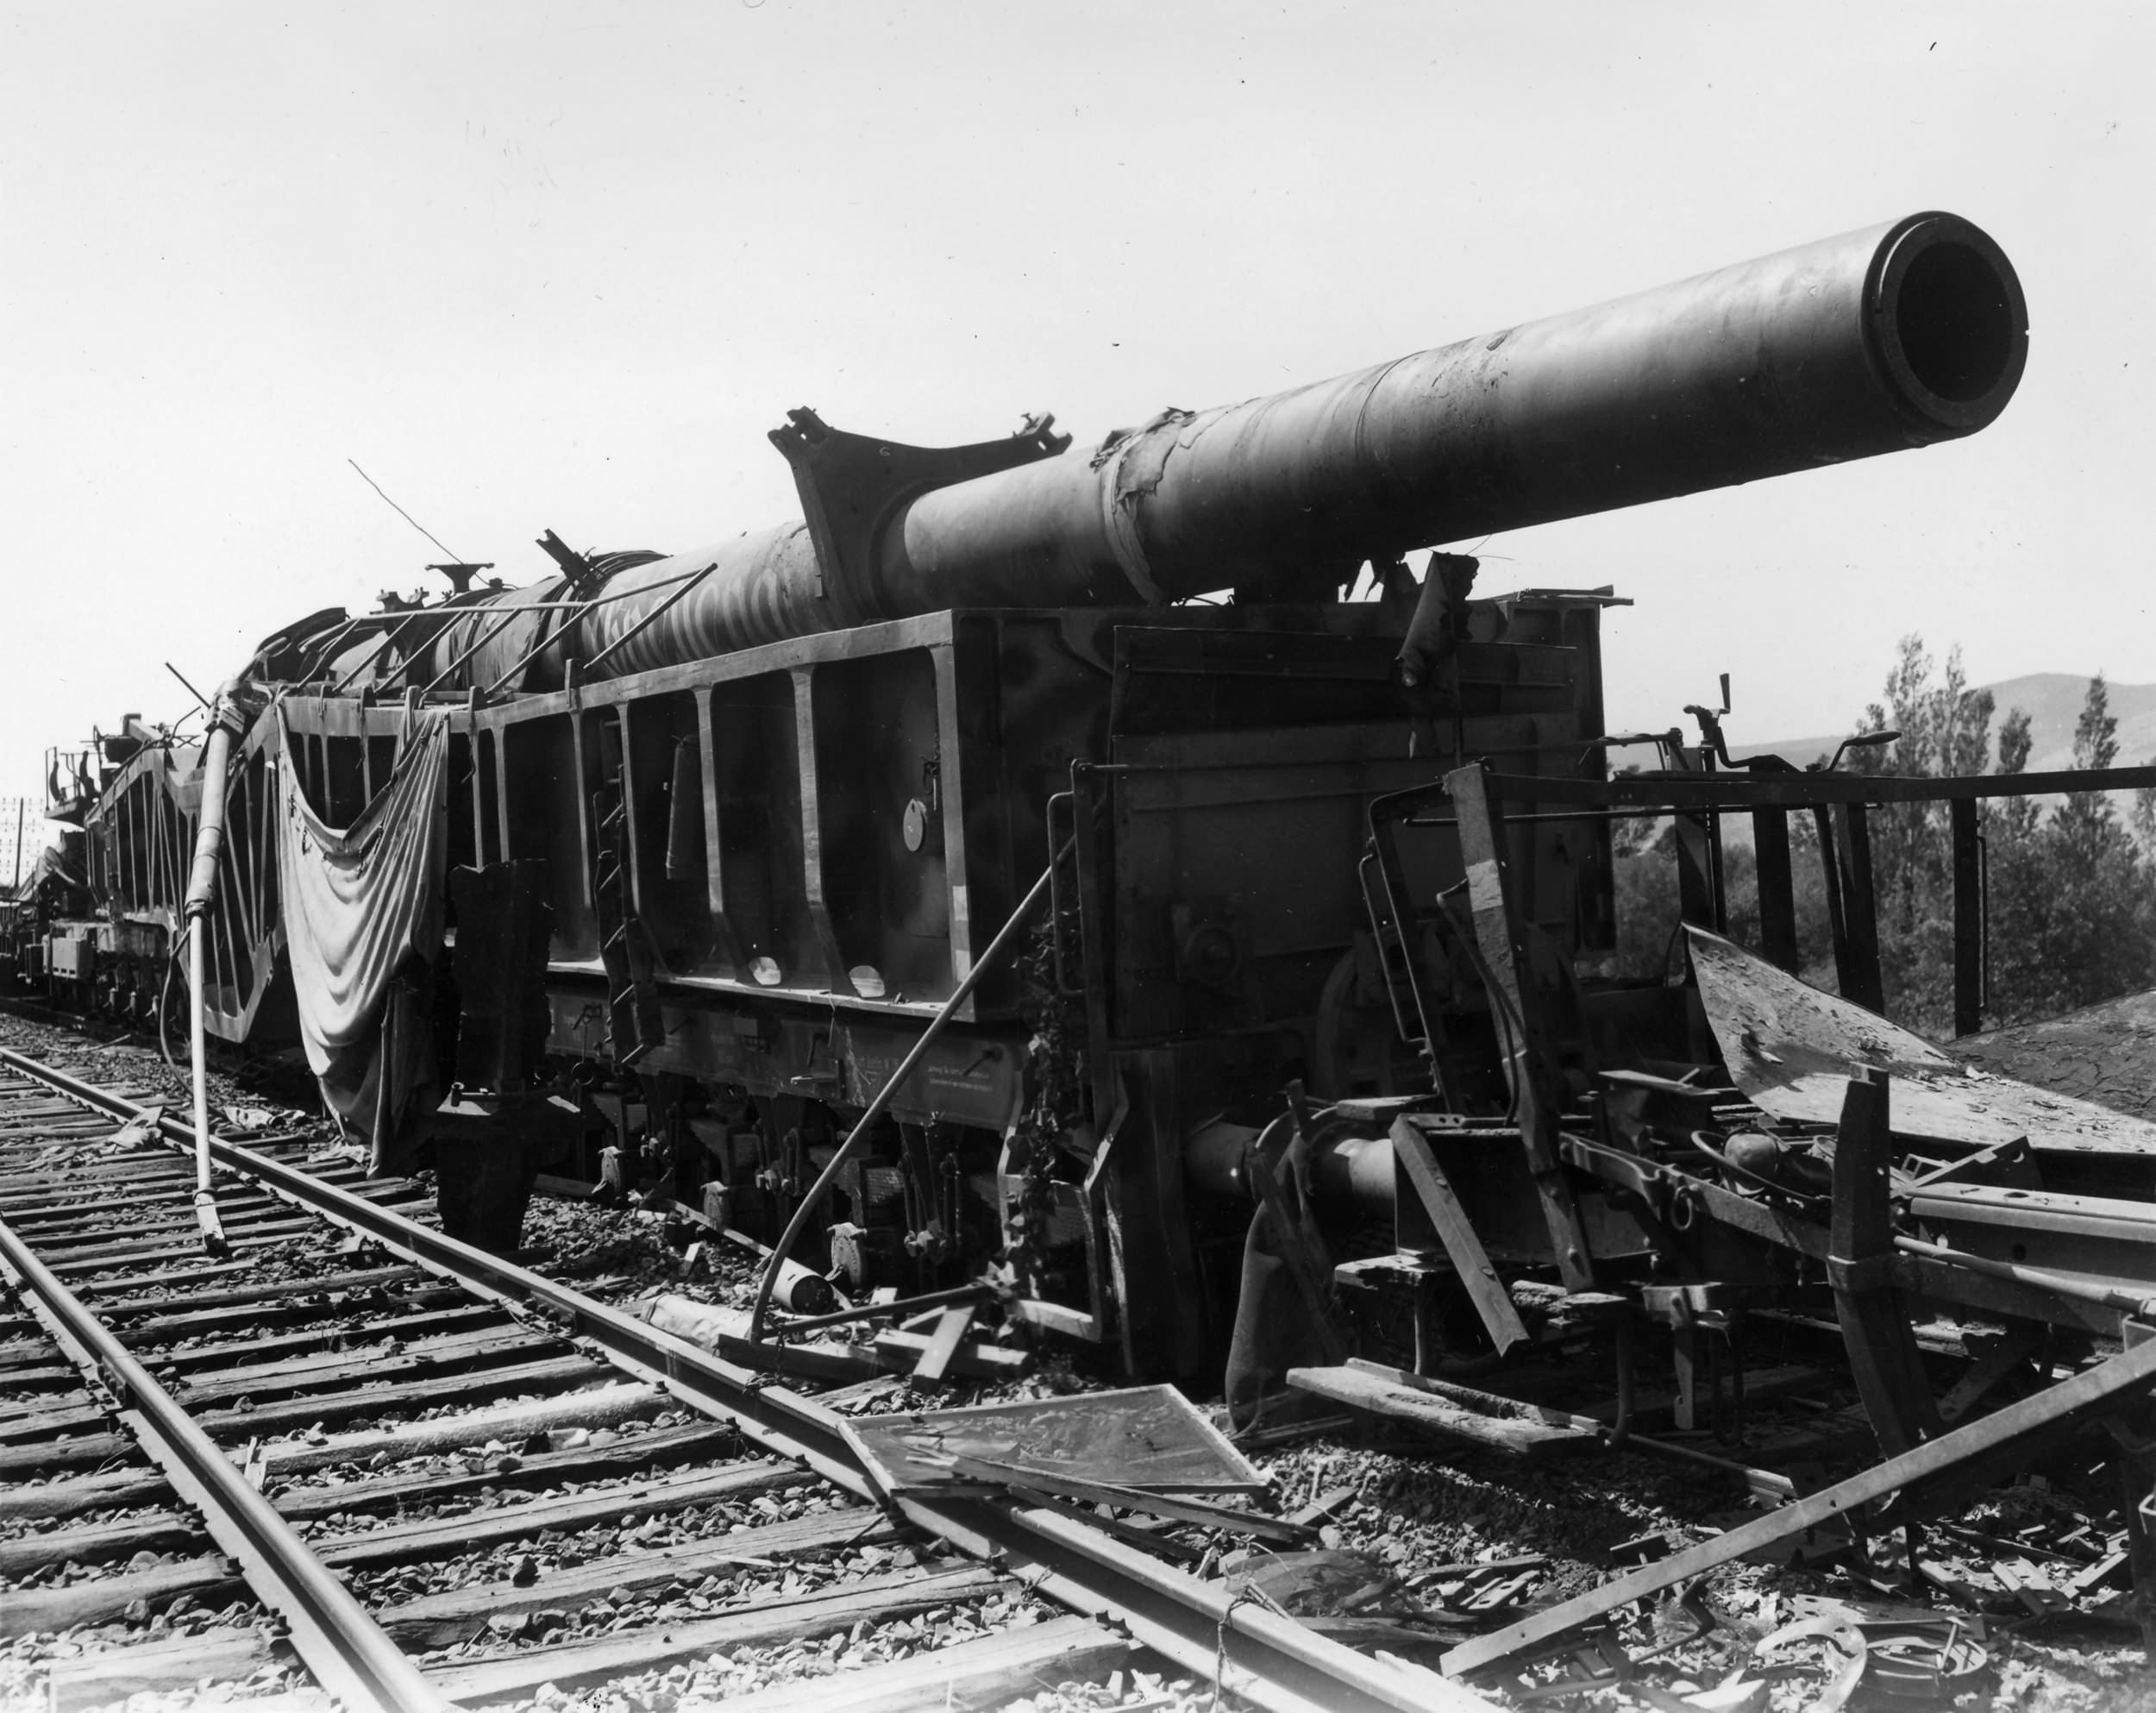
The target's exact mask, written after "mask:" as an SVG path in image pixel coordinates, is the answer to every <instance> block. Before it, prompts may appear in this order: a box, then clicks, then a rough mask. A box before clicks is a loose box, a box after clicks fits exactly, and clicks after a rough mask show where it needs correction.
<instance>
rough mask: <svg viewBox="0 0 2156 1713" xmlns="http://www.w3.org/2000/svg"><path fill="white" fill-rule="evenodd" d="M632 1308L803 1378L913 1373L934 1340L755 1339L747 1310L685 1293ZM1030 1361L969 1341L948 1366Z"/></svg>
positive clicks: (960, 1369)
mask: <svg viewBox="0 0 2156 1713" xmlns="http://www.w3.org/2000/svg"><path fill="white" fill-rule="evenodd" d="M631 1312H632V1313H634V1314H636V1315H637V1316H638V1317H639V1318H640V1319H642V1320H646V1321H650V1322H651V1324H652V1325H653V1326H654V1327H657V1328H658V1330H659V1331H661V1332H662V1333H673V1334H674V1336H675V1337H677V1338H683V1339H686V1340H688V1341H689V1342H690V1343H691V1344H693V1345H697V1346H700V1347H701V1348H703V1349H705V1350H708V1351H710V1352H712V1353H713V1354H714V1355H718V1356H723V1357H724V1358H726V1359H727V1360H728V1361H729V1362H738V1363H740V1364H742V1365H743V1366H744V1367H751V1368H762V1369H768V1370H770V1371H773V1372H774V1373H780V1374H787V1375H790V1376H793V1377H796V1378H799V1379H805V1380H837V1381H840V1382H842V1383H844V1382H855V1381H861V1380H868V1379H874V1378H875V1377H878V1376H880V1375H882V1374H886V1373H899V1374H911V1373H913V1372H914V1371H915V1370H916V1367H917V1365H918V1364H919V1362H920V1360H921V1358H922V1357H923V1356H924V1355H925V1354H926V1353H927V1352H928V1347H929V1344H930V1335H929V1334H928V1333H900V1332H885V1333H879V1334H878V1335H877V1338H876V1340H875V1342H874V1344H871V1345H857V1344H840V1343H838V1342H837V1341H836V1340H810V1341H808V1342H806V1343H803V1344H782V1343H780V1342H779V1341H778V1340H777V1339H776V1338H765V1339H763V1340H752V1339H750V1338H749V1314H748V1311H747V1310H745V1309H740V1308H721V1307H719V1306H718V1305H717V1304H715V1303H709V1302H696V1301H694V1300H693V1298H690V1297H686V1296H655V1297H652V1298H650V1299H649V1300H648V1301H647V1302H640V1303H638V1304H636V1307H635V1308H634V1309H633V1310H632V1311H631ZM781 1330H782V1329H781ZM1030 1362H1031V1357H1030V1356H1029V1354H1028V1353H1027V1352H1025V1351H1023V1350H1006V1349H1005V1348H1004V1347H1003V1346H1000V1345H993V1344H984V1343H981V1342H980V1341H978V1340H969V1341H966V1342H962V1343H960V1344H958V1345H957V1346H955V1347H954V1348H953V1350H952V1351H951V1352H950V1358H949V1365H948V1371H949V1372H951V1373H956V1374H964V1375H968V1376H970V1377H975V1378H980V1379H1012V1378H1015V1377H1017V1376H1018V1375H1019V1374H1022V1373H1023V1372H1025V1369H1026V1367H1027V1365H1028V1364H1029V1363H1030Z"/></svg>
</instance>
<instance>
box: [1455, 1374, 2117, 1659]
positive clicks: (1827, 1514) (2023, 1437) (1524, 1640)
mask: <svg viewBox="0 0 2156 1713" xmlns="http://www.w3.org/2000/svg"><path fill="white" fill-rule="evenodd" d="M2153 1383H2156V1340H2151V1341H2149V1342H2148V1343H2147V1344H2143V1345H2137V1346H2134V1347H2133V1348H2131V1349H2129V1350H2128V1351H2126V1352H2124V1353H2123V1354H2122V1355H2118V1356H2115V1357H2112V1358H2109V1360H2107V1361H2103V1362H2100V1363H2098V1364H2096V1366H2094V1367H2092V1368H2087V1369H2084V1370H2083V1371H2081V1372H2080V1373H2078V1374H2076V1375H2075V1376H2074V1377H2072V1378H2071V1379H2069V1380H2064V1381H2061V1382H2060V1383H2059V1384H2057V1385H2055V1386H2053V1387H2051V1388H2049V1389H2048V1390H2045V1391H2043V1392H2040V1393H2039V1394H2037V1395H2036V1396H2034V1397H2028V1398H2021V1399H2019V1400H2017V1401H2016V1402H2013V1403H2010V1404H2009V1405H2007V1406H2006V1407H2005V1408H2004V1409H2000V1410H1997V1411H1996V1412H1994V1413H1993V1414H1992V1415H1987V1416H1984V1417H1983V1418H1981V1419H1980V1420H1978V1421H1972V1422H1971V1423H1970V1424H1969V1425H1968V1426H1967V1427H1958V1428H1956V1429H1954V1430H1953V1431H1952V1433H1949V1434H1941V1435H1940V1437H1939V1438H1937V1439H1935V1440H1926V1441H1924V1442H1923V1443H1922V1444H1921V1445H1919V1446H1914V1447H1913V1448H1911V1449H1910V1450H1908V1451H1906V1452H1903V1453H1900V1454H1899V1455H1897V1456H1895V1457H1890V1458H1887V1459H1884V1460H1883V1461H1882V1462H1880V1463H1877V1464H1875V1465H1873V1466H1872V1467H1871V1468H1870V1469H1867V1470H1865V1471H1862V1472H1861V1473H1860V1474H1858V1475H1854V1476H1852V1477H1851V1478H1849V1479H1848V1480H1846V1481H1841V1482H1838V1483H1836V1484H1834V1485H1833V1486H1831V1487H1826V1488H1822V1489H1821V1490H1820V1491H1818V1492H1816V1493H1813V1494H1811V1495H1809V1496H1808V1497H1805V1498H1802V1499H1799V1500H1797V1501H1796V1503H1793V1504H1788V1505H1784V1506H1783V1507H1782V1508H1781V1509H1779V1510H1776V1511H1771V1512H1769V1513H1768V1514H1767V1515H1764V1516H1762V1517H1758V1518H1757V1519H1755V1520H1753V1521H1752V1522H1746V1523H1744V1524H1741V1525H1739V1527H1738V1528H1733V1529H1730V1530H1729V1531H1728V1532H1727V1533H1726V1534H1720V1535H1718V1536H1716V1537H1715V1538H1714V1540H1708V1541H1704V1542H1702V1544H1701V1545H1699V1546H1697V1547H1691V1548H1689V1550H1687V1551H1685V1552H1682V1553H1671V1554H1670V1556H1669V1557H1668V1558H1666V1559H1660V1560H1658V1561H1657V1562H1656V1563H1654V1564H1651V1565H1646V1566H1642V1567H1641V1568H1640V1569H1639V1570H1636V1571H1633V1572H1628V1573H1627V1574H1626V1575H1624V1576H1620V1577H1616V1578H1612V1579H1611V1580H1610V1581H1608V1582H1605V1583H1603V1584H1601V1586H1600V1587H1598V1588H1595V1589H1594V1590H1592V1591H1590V1592H1589V1593H1586V1594H1581V1595H1576V1596H1575V1597H1572V1598H1571V1599H1570V1600H1564V1601H1560V1602H1558V1603H1557V1604H1556V1605H1553V1606H1551V1607H1549V1608H1547V1609H1545V1610H1543V1611H1540V1612H1538V1613H1536V1614H1534V1616H1532V1617H1529V1618H1525V1619H1522V1620H1520V1622H1517V1623H1513V1624H1508V1625H1507V1626H1506V1627H1505V1628H1502V1629H1499V1630H1495V1631H1493V1632H1492V1633H1491V1634H1489V1635H1485V1636H1478V1637H1477V1638H1476V1639H1475V1640H1474V1641H1469V1642H1463V1643H1462V1644H1461V1645H1460V1646H1459V1647H1455V1648H1453V1649H1452V1650H1451V1652H1449V1653H1446V1654H1445V1659H1444V1660H1443V1662H1442V1663H1443V1666H1444V1669H1445V1672H1446V1674H1447V1675H1448V1676H1451V1677H1463V1676H1466V1675H1468V1674H1469V1673H1470V1672H1479V1671H1484V1670H1488V1669H1489V1668H1490V1667H1492V1666H1499V1665H1501V1664H1502V1663H1503V1662H1505V1661H1506V1660H1511V1659H1513V1658H1514V1657H1515V1656H1517V1655H1518V1654H1520V1653H1522V1652H1524V1651H1526V1649H1529V1648H1532V1647H1537V1646H1539V1644H1540V1643H1542V1642H1545V1641H1550V1640H1552V1639H1553V1638H1555V1637H1557V1636H1561V1635H1564V1634H1565V1633H1566V1632H1567V1631H1569V1630H1572V1629H1575V1628H1578V1627H1580V1626H1581V1625H1583V1624H1588V1623H1591V1622H1595V1620H1596V1619H1598V1618H1600V1617H1601V1616H1604V1615H1605V1614H1607V1613H1609V1612H1612V1611H1614V1610H1616V1609H1617V1608H1619V1607H1620V1606H1625V1605H1628V1604H1630V1603H1632V1602H1633V1601H1634V1600H1637V1599H1639V1598H1641V1597H1644V1596H1646V1595H1651V1594H1659V1593H1660V1592H1661V1591H1663V1590H1664V1589H1665V1588H1670V1587H1673V1586H1675V1585H1676V1584H1678V1583H1680V1582H1686V1581H1689V1580H1690V1579H1691V1578H1693V1577H1695V1576H1699V1575H1702V1574H1703V1573H1705V1572H1708V1571H1710V1570H1714V1569H1715V1568H1717V1567H1718V1566H1722V1565H1726V1564H1729V1563H1731V1562H1733V1560H1735V1559H1741V1558H1744V1557H1745V1556H1747V1555H1748V1554H1751V1553H1760V1552H1764V1551H1768V1550H1771V1549H1780V1548H1783V1547H1787V1546H1788V1544H1789V1542H1791V1541H1793V1540H1796V1539H1797V1538H1798V1537H1800V1536H1802V1534H1805V1533H1806V1532H1807V1531H1808V1530H1809V1529H1812V1528H1817V1527H1819V1526H1820V1525H1821V1524H1822V1523H1826V1522H1832V1521H1833V1520H1834V1519H1836V1518H1838V1517H1839V1516H1841V1515H1843V1514H1844V1513H1846V1512H1850V1511H1853V1510H1856V1509H1858V1508H1859V1507H1861V1506H1866V1505H1870V1504H1872V1503H1876V1502H1877V1501H1879V1500H1881V1499H1883V1498H1885V1497H1887V1496H1889V1495H1890V1494H1896V1493H1902V1492H1904V1491H1905V1490H1909V1489H1913V1488H1917V1487H1920V1486H1921V1484H1924V1483H1926V1482H1931V1481H1936V1480H1937V1479H1938V1478H1940V1477H1941V1476H1944V1475H1950V1474H1952V1473H1953V1472H1955V1471H1957V1470H1959V1468H1961V1467H1962V1466H1964V1465H1968V1464H1970V1463H1971V1462H1973V1461H1975V1460H1977V1459H1985V1458H1990V1457H1993V1456H1996V1455H1998V1454H2000V1453H2006V1452H2010V1451H2011V1450H2012V1449H2013V1448H2014V1447H2015V1446H2020V1445H2023V1444H2026V1443H2028V1442H2029V1441H2030V1440H2033V1439H2034V1438H2037V1437H2039V1436H2041V1435H2046V1434H2053V1433H2056V1432H2058V1431H2059V1430H2061V1429H2062V1428H2064V1427H2067V1426H2070V1425H2071V1424H2073V1423H2076V1422H2078V1421H2084V1420H2086V1419H2088V1418H2089V1417H2090V1416H2091V1415H2096V1414H2098V1413H2100V1412H2101V1411H2103V1409H2107V1408H2110V1407H2113V1406H2115V1403H2116V1402H2118V1401H2119V1400H2120V1399H2122V1398H2126V1397H2137V1396H2141V1395H2143V1394H2145V1393H2146V1392H2147V1390H2148V1388H2149V1386H2150V1385H2151V1384H2153Z"/></svg>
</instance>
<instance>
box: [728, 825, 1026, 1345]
mask: <svg viewBox="0 0 2156 1713" xmlns="http://www.w3.org/2000/svg"><path fill="white" fill-rule="evenodd" d="M1064 849H1065V850H1068V849H1069V846H1068V845H1066V846H1065V847H1064ZM1062 859H1063V851H1062V850H1058V851H1056V853H1055V855H1054V856H1050V858H1049V862H1048V867H1047V868H1045V869H1043V870H1042V871H1041V877H1040V879H1038V880H1037V881H1035V882H1033V888H1032V890H1031V891H1030V892H1028V893H1027V894H1025V897H1024V898H1022V899H1020V900H1018V907H1017V908H1016V909H1015V910H1013V911H1012V913H1011V917H1010V919H1009V920H1008V921H1006V923H1004V925H1003V926H1002V927H1000V928H999V929H998V930H997V931H996V937H995V938H993V939H992V940H990V941H989V942H988V949H987V951H984V952H982V953H981V956H980V957H978V958H976V959H975V962H974V966H973V968H972V969H968V971H967V972H966V977H965V979H964V980H963V981H962V982H959V984H958V985H957V986H956V988H952V989H951V995H950V998H949V999H947V1000H945V1001H943V1009H942V1010H940V1011H938V1012H937V1013H936V1015H935V1016H934V1017H932V1018H931V1019H930V1020H929V1025H928V1027H927V1028H925V1029H924V1030H922V1031H921V1033H920V1037H919V1038H918V1039H917V1040H916V1041H915V1042H914V1043H913V1045H912V1047H911V1048H910V1049H909V1050H908V1051H907V1052H906V1057H904V1058H902V1059H900V1060H899V1068H898V1069H897V1070H894V1071H893V1072H892V1073H891V1074H890V1076H887V1077H886V1078H884V1081H883V1087H881V1089H877V1090H876V1094H875V1098H874V1100H872V1101H869V1102H868V1110H867V1111H865V1112H863V1113H862V1115H861V1118H860V1120H859V1121H858V1122H856V1124H855V1126H854V1127H853V1129H852V1130H851V1131H850V1132H849V1133H848V1134H847V1137H846V1139H845V1140H844V1141H843V1142H842V1143H840V1144H839V1145H838V1148H837V1152H835V1153H833V1154H832V1156H831V1157H830V1160H829V1161H827V1162H826V1163H825V1164H824V1170H822V1171H821V1172H820V1173H818V1176H817V1179H816V1182H815V1183H813V1184H812V1185H811V1186H810V1188H809V1192H808V1194H807V1195H804V1196H803V1197H802V1198H801V1200H800V1203H799V1206H798V1207H796V1208H794V1210H793V1218H792V1219H790V1220H787V1227H786V1230H785V1232H784V1233H781V1234H780V1238H779V1240H778V1242H776V1243H775V1244H774V1245H773V1246H771V1258H770V1260H769V1261H768V1263H767V1264H766V1265H765V1267H764V1270H763V1277H761V1279H759V1280H758V1281H757V1283H756V1304H755V1308H752V1309H751V1310H750V1311H749V1339H750V1340H752V1341H754V1340H758V1339H761V1337H762V1336H763V1321H764V1316H765V1315H766V1314H768V1312H769V1310H770V1308H771V1292H772V1290H773V1289H774V1287H775V1286H776V1285H777V1283H778V1281H779V1268H780V1264H781V1263H782V1262H784V1261H785V1259H786V1258H787V1252H789V1251H791V1250H792V1249H793V1246H794V1245H795V1244H796V1243H798V1242H799V1240H800V1237H801V1230H802V1227H805V1226H806V1225H807V1224H808V1220H809V1214H810V1212H811V1211H812V1209H813V1208H815V1206H816V1204H817V1203H818V1202H820V1201H822V1200H823V1199H824V1196H825V1195H828V1194H829V1193H830V1187H831V1185H832V1184H833V1183H836V1182H837V1178H838V1174H839V1171H840V1170H841V1169H842V1168H843V1166H844V1165H845V1164H846V1162H847V1161H848V1160H849V1159H850V1158H852V1157H853V1156H854V1154H855V1153H856V1151H858V1150H859V1148H860V1147H861V1145H862V1142H863V1141H864V1140H866V1139H867V1138H868V1126H870V1125H872V1124H874V1122H875V1121H876V1120H878V1119H879V1118H881V1116H882V1115H883V1110H884V1108H885V1107H887V1106H889V1105H890V1104H891V1102H892V1101H893V1099H894V1098H895V1097H896V1096H897V1095H898V1092H899V1089H901V1088H903V1087H904V1086H905V1083H906V1078H907V1077H909V1076H912V1074H913V1071H914V1068H915V1067H916V1066H918V1064H920V1062H921V1061H922V1060H923V1059H924V1058H925V1057H927V1056H928V1050H929V1048H930V1046H931V1045H933V1043H934V1042H935V1039H936V1038H937V1036H938V1035H940V1034H942V1033H943V1026H945V1025H946V1024H948V1023H949V1022H950V1020H951V1019H952V1018H954V1017H956V1015H957V1014H958V1007H960V1006H962V1005H963V1004H964V1003H965V1002H966V1001H967V998H968V995H971V994H972V992H973V990H974V988H975V984H977V983H978V982H980V980H981V977H982V976H985V975H987V972H988V971H989V970H991V969H993V968H995V966H996V964H997V963H999V962H1000V960H1001V959H1002V957H1003V955H1004V954H1005V953H1006V952H1007V951H1009V950H1010V949H1011V947H1012V944H1013V943H1014V942H1015V941H1016V940H1017V939H1018V931H1019V929H1021V928H1023V927H1024V926H1025V924H1026V923H1027V922H1028V921H1029V920H1030V919H1031V917H1032V914H1033V913H1034V911H1035V910H1037V909H1038V908H1039V907H1040V902H1041V900H1043V899H1044V898H1045V897H1047V896H1048V886H1049V882H1050V879H1051V877H1053V875H1055V872H1056V863H1060V862H1062Z"/></svg>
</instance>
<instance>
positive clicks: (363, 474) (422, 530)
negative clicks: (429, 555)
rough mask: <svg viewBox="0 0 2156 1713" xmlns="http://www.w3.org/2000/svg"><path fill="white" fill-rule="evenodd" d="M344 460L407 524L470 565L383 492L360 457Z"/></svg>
mask: <svg viewBox="0 0 2156 1713" xmlns="http://www.w3.org/2000/svg"><path fill="white" fill-rule="evenodd" d="M345 462H346V463H348V464H349V465H350V466H351V467H353V468H354V469H355V470H359V471H360V480H361V481H363V482H365V483H366V484H367V486H369V487H371V488H373V490H374V492H375V493H380V494H381V495H382V503H383V504H384V505H386V506H388V507H389V509H390V510H391V511H394V512H395V513H396V514H397V515H398V517H399V518H403V519H404V521H405V522H406V523H407V524H411V526H412V528H413V529H415V530H418V531H419V533H420V534H421V535H423V536H426V538H427V539H428V540H429V541H430V542H432V543H434V544H435V545H436V547H438V548H440V549H442V552H444V553H446V554H448V555H449V557H450V558H451V559H452V560H453V561H454V562H456V563H457V564H459V565H468V564H470V563H471V561H469V560H468V559H467V558H465V556H464V555H462V554H461V553H459V552H458V551H457V550H456V549H454V548H453V547H451V546H450V545H449V544H448V543H447V542H445V541H443V540H442V537H441V536H437V535H436V534H435V532H434V531H433V530H430V529H429V528H428V527H427V526H426V525H425V524H423V523H421V522H420V521H419V520H418V519H417V518H415V517H413V516H412V515H411V512H409V511H405V510H404V507H403V506H401V505H398V503H397V502H396V501H395V500H393V499H391V498H390V497H389V496H388V495H387V494H386V493H382V485H381V484H380V483H379V482H378V481H376V480H374V478H373V477H372V476H370V475H368V474H367V472H366V471H365V470H360V463H359V460H358V459H356V458H347V459H346V460H345Z"/></svg>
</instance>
